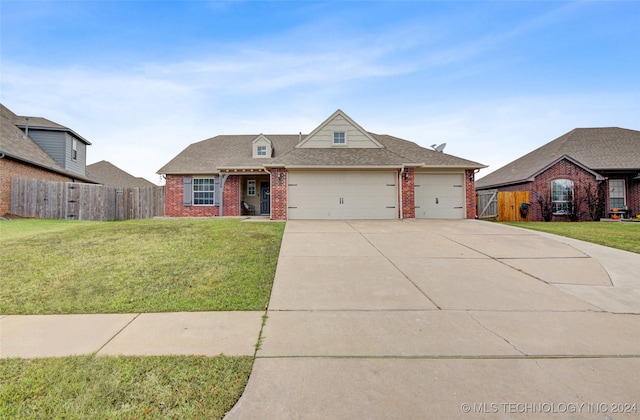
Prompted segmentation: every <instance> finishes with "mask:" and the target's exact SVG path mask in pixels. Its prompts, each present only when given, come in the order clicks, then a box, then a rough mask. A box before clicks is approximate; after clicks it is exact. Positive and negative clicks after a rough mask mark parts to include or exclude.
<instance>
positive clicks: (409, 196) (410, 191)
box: [400, 168, 416, 219]
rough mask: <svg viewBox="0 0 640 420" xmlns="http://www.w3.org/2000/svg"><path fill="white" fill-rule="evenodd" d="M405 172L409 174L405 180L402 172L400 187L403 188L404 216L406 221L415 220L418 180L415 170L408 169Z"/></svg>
mask: <svg viewBox="0 0 640 420" xmlns="http://www.w3.org/2000/svg"><path fill="white" fill-rule="evenodd" d="M405 171H406V172H407V173H408V174H409V175H408V177H407V179H405V178H404V174H403V173H402V172H400V183H401V184H400V185H401V186H402V216H403V217H404V218H405V219H415V217H416V197H415V195H416V188H415V184H416V178H415V169H413V168H406V169H405Z"/></svg>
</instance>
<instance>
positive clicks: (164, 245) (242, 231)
mask: <svg viewBox="0 0 640 420" xmlns="http://www.w3.org/2000/svg"><path fill="white" fill-rule="evenodd" d="M283 231H284V224H283V223H241V222H240V221H239V220H237V219H216V220H212V219H208V220H142V221H128V222H106V223H104V222H78V221H55V220H33V219H21V220H10V221H7V220H0V241H1V245H2V250H3V251H2V252H3V255H2V259H0V313H1V314H4V315H7V314H54V313H55V314H71V313H122V312H126V313H136V312H164V311H204V310H206V311H213V310H264V309H265V307H266V305H267V303H268V300H269V295H270V293H271V286H272V283H273V278H274V275H275V268H276V263H277V259H278V253H279V249H280V243H281V240H282V233H283ZM252 364H253V357H228V356H218V357H213V358H209V357H200V356H166V357H165V356H163V357H106V356H100V357H96V356H94V355H90V356H72V357H60V358H44V359H28V360H27V359H0V418H18V419H39V418H65V419H121V418H128V419H141V418H149V419H156V418H206V419H221V418H223V417H224V415H225V413H226V412H228V411H229V410H230V409H231V408H232V407H233V405H234V404H235V403H236V401H237V400H238V398H240V396H241V395H242V392H243V391H244V388H245V386H246V384H247V380H248V378H249V374H250V373H251V368H252Z"/></svg>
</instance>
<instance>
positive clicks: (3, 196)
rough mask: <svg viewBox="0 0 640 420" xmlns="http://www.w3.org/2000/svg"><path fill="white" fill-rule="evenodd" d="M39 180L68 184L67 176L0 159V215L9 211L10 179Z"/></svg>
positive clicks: (11, 160) (7, 159) (8, 159)
mask: <svg viewBox="0 0 640 420" xmlns="http://www.w3.org/2000/svg"><path fill="white" fill-rule="evenodd" d="M12 178H25V179H39V180H43V181H58V182H68V181H70V180H71V179H70V178H69V177H68V176H65V175H61V174H58V173H55V172H51V171H47V170H45V169H42V168H38V167H37V166H32V165H29V164H26V163H22V162H19V161H16V160H13V159H10V158H7V157H5V158H3V159H0V215H2V216H5V215H7V214H9V212H10V211H11V179H12Z"/></svg>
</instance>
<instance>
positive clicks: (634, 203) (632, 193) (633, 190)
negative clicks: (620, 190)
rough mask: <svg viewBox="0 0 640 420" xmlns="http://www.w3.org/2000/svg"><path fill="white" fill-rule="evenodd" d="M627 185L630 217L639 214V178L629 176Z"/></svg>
mask: <svg viewBox="0 0 640 420" xmlns="http://www.w3.org/2000/svg"><path fill="white" fill-rule="evenodd" d="M629 178H630V179H629V181H628V182H629V183H628V185H627V192H628V194H627V206H628V207H629V209H630V210H631V213H630V215H631V217H635V216H637V215H640V180H634V179H633V177H629Z"/></svg>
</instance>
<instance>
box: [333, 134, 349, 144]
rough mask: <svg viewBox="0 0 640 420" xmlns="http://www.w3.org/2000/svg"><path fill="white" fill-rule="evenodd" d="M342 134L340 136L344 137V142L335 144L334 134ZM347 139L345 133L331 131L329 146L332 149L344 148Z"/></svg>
mask: <svg viewBox="0 0 640 420" xmlns="http://www.w3.org/2000/svg"><path fill="white" fill-rule="evenodd" d="M340 133H342V135H343V136H344V142H342V143H336V134H340ZM348 143H349V142H348V139H347V132H346V131H334V130H331V146H333V147H346V146H347V144H348Z"/></svg>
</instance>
